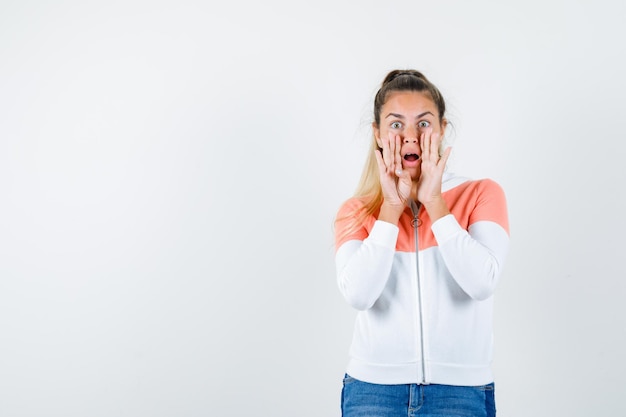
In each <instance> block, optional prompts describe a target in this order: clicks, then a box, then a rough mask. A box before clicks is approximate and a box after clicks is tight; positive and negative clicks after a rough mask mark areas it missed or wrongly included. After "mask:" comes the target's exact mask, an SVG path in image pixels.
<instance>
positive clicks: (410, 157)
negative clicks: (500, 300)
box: [404, 153, 420, 162]
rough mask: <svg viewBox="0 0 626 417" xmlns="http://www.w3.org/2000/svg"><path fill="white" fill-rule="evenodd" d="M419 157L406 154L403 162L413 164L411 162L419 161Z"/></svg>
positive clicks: (414, 154)
mask: <svg viewBox="0 0 626 417" xmlns="http://www.w3.org/2000/svg"><path fill="white" fill-rule="evenodd" d="M419 157H420V156H419V155H418V154H416V153H407V154H406V155H404V160H405V161H409V162H413V161H417V160H418V159H419Z"/></svg>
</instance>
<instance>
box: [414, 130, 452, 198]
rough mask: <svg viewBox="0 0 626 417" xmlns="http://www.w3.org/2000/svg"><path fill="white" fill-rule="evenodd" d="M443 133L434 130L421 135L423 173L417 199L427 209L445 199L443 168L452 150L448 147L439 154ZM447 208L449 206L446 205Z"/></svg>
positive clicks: (418, 185)
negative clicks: (442, 189)
mask: <svg viewBox="0 0 626 417" xmlns="http://www.w3.org/2000/svg"><path fill="white" fill-rule="evenodd" d="M441 140H442V139H441V135H440V134H439V133H432V130H429V131H427V132H424V133H422V135H421V136H420V148H421V150H422V154H421V155H420V158H421V159H422V164H421V174H420V178H419V181H418V183H417V200H418V201H419V202H420V203H422V204H423V205H424V206H425V207H426V209H428V206H429V205H432V204H438V203H440V202H442V201H443V199H442V197H441V181H442V178H443V170H444V168H445V167H446V162H447V161H448V157H449V156H450V152H451V151H452V148H451V147H447V148H446V150H445V151H444V152H443V155H442V156H441V157H440V156H439V146H440V145H441ZM446 209H447V207H446Z"/></svg>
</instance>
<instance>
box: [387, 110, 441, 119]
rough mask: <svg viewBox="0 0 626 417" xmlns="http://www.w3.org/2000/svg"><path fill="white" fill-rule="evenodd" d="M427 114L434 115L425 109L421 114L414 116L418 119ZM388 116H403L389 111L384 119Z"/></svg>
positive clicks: (399, 117) (401, 117) (400, 117)
mask: <svg viewBox="0 0 626 417" xmlns="http://www.w3.org/2000/svg"><path fill="white" fill-rule="evenodd" d="M427 114H430V115H431V116H434V114H433V113H432V112H430V111H425V112H424V113H422V114H418V115H417V116H415V118H416V119H419V118H420V117H424V116H426V115H427ZM389 116H393V117H397V118H398V119H404V116H403V115H401V114H398V113H389V114H388V115H387V116H385V119H386V118H388V117H389Z"/></svg>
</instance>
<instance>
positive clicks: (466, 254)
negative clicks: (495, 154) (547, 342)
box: [335, 70, 509, 417]
mask: <svg viewBox="0 0 626 417" xmlns="http://www.w3.org/2000/svg"><path fill="white" fill-rule="evenodd" d="M447 123H448V122H447V120H446V117H445V102H444V100H443V98H442V96H441V94H440V92H439V90H438V89H437V88H436V87H435V86H434V85H433V84H432V83H431V82H430V81H429V80H428V79H427V78H426V77H425V76H424V75H423V74H421V73H420V72H418V71H415V70H407V71H402V70H395V71H391V72H390V73H389V74H388V75H387V76H386V77H385V79H384V81H383V83H382V85H381V87H380V89H379V91H378V93H377V94H376V98H375V101H374V122H373V123H372V127H373V133H374V135H373V140H372V149H371V152H370V154H369V157H368V159H367V162H366V164H365V167H364V170H363V174H362V176H361V181H360V184H359V186H358V188H357V192H356V194H355V196H354V197H352V198H350V199H349V200H347V201H346V202H345V203H344V204H343V205H342V206H341V208H340V209H339V212H338V214H337V218H336V221H335V245H336V246H335V247H336V266H337V279H338V284H339V288H340V291H341V293H342V294H343V296H344V297H345V299H346V300H347V301H348V303H349V304H350V305H351V306H353V307H354V308H356V309H357V310H359V312H358V315H357V319H356V325H355V329H354V336H353V341H352V346H351V348H350V360H349V363H348V367H347V373H346V376H345V378H344V381H343V382H344V384H343V390H342V398H341V407H342V413H343V416H344V417H353V416H368V417H373V416H446V417H453V416H494V415H495V400H494V384H493V376H492V372H491V365H490V364H491V359H492V311H493V300H492V295H493V292H494V289H495V287H496V283H497V282H498V277H499V276H500V271H501V270H502V265H503V262H504V259H505V257H506V254H507V251H508V246H509V230H508V227H509V226H508V217H507V209H506V200H505V196H504V193H503V191H502V189H501V188H500V186H499V185H498V184H497V183H496V182H494V181H492V180H489V179H482V180H469V179H468V178H463V177H460V176H457V175H455V174H453V173H451V172H448V171H447V170H446V169H445V168H446V161H447V160H448V156H449V155H450V150H451V148H447V149H445V150H443V152H442V151H441V150H440V147H441V144H442V138H443V137H444V133H445V130H446V126H447Z"/></svg>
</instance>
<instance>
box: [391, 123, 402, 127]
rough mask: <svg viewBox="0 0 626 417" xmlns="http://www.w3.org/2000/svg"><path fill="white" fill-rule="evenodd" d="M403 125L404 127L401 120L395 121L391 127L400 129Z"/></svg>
mask: <svg viewBox="0 0 626 417" xmlns="http://www.w3.org/2000/svg"><path fill="white" fill-rule="evenodd" d="M401 127H402V123H400V122H393V123H392V124H391V128H392V129H400V128H401Z"/></svg>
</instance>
